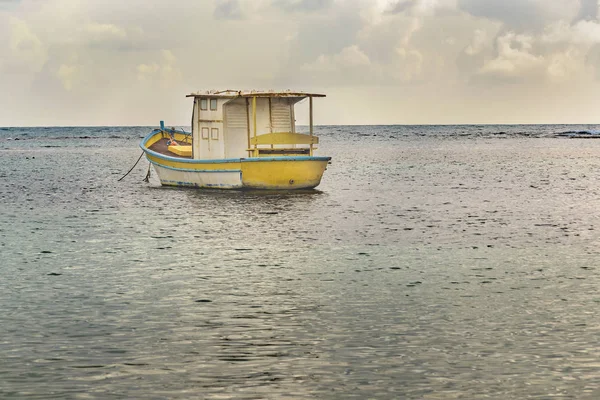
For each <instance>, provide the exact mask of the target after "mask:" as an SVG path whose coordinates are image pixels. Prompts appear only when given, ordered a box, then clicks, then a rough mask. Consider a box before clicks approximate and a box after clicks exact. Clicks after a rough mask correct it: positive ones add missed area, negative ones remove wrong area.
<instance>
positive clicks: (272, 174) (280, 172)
mask: <svg viewBox="0 0 600 400" xmlns="http://www.w3.org/2000/svg"><path fill="white" fill-rule="evenodd" d="M326 168H327V161H317V160H306V161H297V160H293V161H268V160H265V161H262V162H261V161H256V162H246V163H242V183H243V185H244V187H247V188H254V189H311V188H314V187H316V186H318V185H319V183H320V182H321V178H322V177H323V172H325V169H326Z"/></svg>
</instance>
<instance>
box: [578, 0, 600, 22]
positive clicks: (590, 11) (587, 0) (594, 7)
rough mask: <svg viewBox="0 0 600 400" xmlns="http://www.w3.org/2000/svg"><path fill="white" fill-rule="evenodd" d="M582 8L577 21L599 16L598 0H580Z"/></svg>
mask: <svg viewBox="0 0 600 400" xmlns="http://www.w3.org/2000/svg"><path fill="white" fill-rule="evenodd" d="M580 1H581V8H580V9H579V14H578V15H577V17H576V18H575V21H580V20H594V19H596V18H598V1H597V0H580Z"/></svg>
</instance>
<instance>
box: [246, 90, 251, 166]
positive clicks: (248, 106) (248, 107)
mask: <svg viewBox="0 0 600 400" xmlns="http://www.w3.org/2000/svg"><path fill="white" fill-rule="evenodd" d="M246 130H247V131H248V147H246V148H247V149H248V156H250V154H251V153H250V100H249V99H248V98H247V97H246Z"/></svg>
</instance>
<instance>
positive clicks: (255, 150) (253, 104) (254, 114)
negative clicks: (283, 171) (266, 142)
mask: <svg viewBox="0 0 600 400" xmlns="http://www.w3.org/2000/svg"><path fill="white" fill-rule="evenodd" d="M252 123H253V125H254V139H256V96H254V97H252ZM253 156H254V157H258V147H257V146H256V142H255V143H254V154H253Z"/></svg>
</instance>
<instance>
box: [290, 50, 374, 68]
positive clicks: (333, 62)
mask: <svg viewBox="0 0 600 400" xmlns="http://www.w3.org/2000/svg"><path fill="white" fill-rule="evenodd" d="M370 64H371V61H370V60H369V57H368V56H367V55H366V54H365V53H364V52H362V51H361V50H360V49H359V48H358V46H356V45H352V46H349V47H346V48H344V49H342V51H340V52H339V53H338V54H334V55H325V54H321V55H320V56H319V57H318V58H317V59H316V60H315V61H314V62H312V63H308V64H304V65H303V66H302V69H303V70H305V71H317V72H319V71H320V72H339V71H341V70H345V69H355V68H361V67H365V66H369V65H370Z"/></svg>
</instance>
